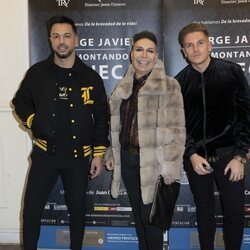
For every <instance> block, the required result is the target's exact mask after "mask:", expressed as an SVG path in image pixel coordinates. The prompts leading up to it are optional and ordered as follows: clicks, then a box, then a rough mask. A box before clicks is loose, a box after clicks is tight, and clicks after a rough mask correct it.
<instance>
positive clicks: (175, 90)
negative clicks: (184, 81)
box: [109, 60, 186, 204]
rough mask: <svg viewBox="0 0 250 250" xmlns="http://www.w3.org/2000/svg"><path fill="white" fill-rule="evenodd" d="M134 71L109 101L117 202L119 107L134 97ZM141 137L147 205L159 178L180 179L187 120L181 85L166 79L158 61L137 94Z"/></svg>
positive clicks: (140, 144)
mask: <svg viewBox="0 0 250 250" xmlns="http://www.w3.org/2000/svg"><path fill="white" fill-rule="evenodd" d="M134 73H135V70H134V67H133V66H132V65H130V66H129V68H128V71H127V72H126V74H125V76H124V78H123V79H122V80H121V81H120V82H119V83H118V84H117V86H116V88H115V89H114V91H113V93H112V94H111V97H110V102H109V103H110V113H111V122H110V126H111V128H110V129H111V134H110V135H111V149H112V154H113V159H114V171H113V176H112V182H111V195H112V196H113V197H114V198H117V197H118V195H119V189H120V179H121V158H120V151H121V145H120V142H119V134H120V131H121V121H120V106H121V103H122V100H124V99H127V98H129V96H130V95H131V93H132V87H133V77H134ZM137 115H138V134H139V146H140V179H141V193H142V200H143V203H144V204H149V203H151V202H152V200H153V195H154V190H155V184H156V180H157V178H158V176H159V175H160V174H161V175H163V176H171V177H172V178H174V179H180V174H181V170H182V157H183V152H184V145H185V135H186V134H185V119H184V110H183V101H182V95H181V90H180V86H179V83H178V82H177V81H176V80H175V79H174V78H170V77H168V76H166V74H165V70H164V64H163V62H162V61H161V60H158V61H157V63H156V65H155V66H154V68H153V70H152V72H151V74H150V75H149V77H148V79H147V80H146V82H145V84H144V85H143V86H142V87H141V88H140V90H139V93H138V113H137Z"/></svg>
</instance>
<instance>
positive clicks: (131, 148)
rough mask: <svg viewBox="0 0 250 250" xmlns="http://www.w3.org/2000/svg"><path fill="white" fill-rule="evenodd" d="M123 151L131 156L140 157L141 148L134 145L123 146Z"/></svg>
mask: <svg viewBox="0 0 250 250" xmlns="http://www.w3.org/2000/svg"><path fill="white" fill-rule="evenodd" d="M121 148H122V150H125V151H127V152H128V153H129V154H131V155H139V153H140V148H139V146H133V145H127V144H126V145H122V146H121Z"/></svg>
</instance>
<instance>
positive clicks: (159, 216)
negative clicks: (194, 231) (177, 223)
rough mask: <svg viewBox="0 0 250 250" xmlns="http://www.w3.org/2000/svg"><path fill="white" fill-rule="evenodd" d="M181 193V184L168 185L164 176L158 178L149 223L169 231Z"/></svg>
mask: <svg viewBox="0 0 250 250" xmlns="http://www.w3.org/2000/svg"><path fill="white" fill-rule="evenodd" d="M179 192H180V183H179V182H174V183H172V184H170V185H166V184H165V183H164V178H163V177H162V175H160V176H159V177H158V180H157V182H156V186H155V194H154V199H153V203H152V208H151V211H150V215H149V223H150V224H151V225H154V226H157V227H159V228H160V229H162V230H164V231H165V230H169V228H170V226H171V223H172V217H173V214H174V208H175V204H176V201H177V198H178V195H179Z"/></svg>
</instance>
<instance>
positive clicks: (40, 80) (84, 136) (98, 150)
mask: <svg viewBox="0 0 250 250" xmlns="http://www.w3.org/2000/svg"><path fill="white" fill-rule="evenodd" d="M69 76H70V79H71V81H70V83H69V87H68V105H69V116H70V132H71V135H70V137H71V140H72V143H71V144H72V155H73V157H75V158H77V157H85V156H88V155H90V154H91V152H93V155H94V156H98V155H103V154H104V153H105V149H106V147H108V146H109V141H108V139H107V138H108V131H109V129H108V103H107V96H106V92H105V88H104V85H103V80H102V79H101V77H100V76H99V75H98V73H97V72H95V71H94V70H93V69H91V68H90V67H88V66H87V65H85V64H84V63H83V62H82V61H81V60H80V59H79V58H78V57H77V56H76V59H75V63H74V65H73V67H72V71H71V72H70V74H69ZM57 85H58V83H57V78H56V72H55V68H54V62H53V55H51V56H50V57H49V58H48V59H47V60H45V61H42V62H39V63H36V64H35V65H33V66H31V67H30V69H29V70H28V71H27V73H26V75H25V77H24V79H23V80H22V82H21V85H20V87H19V89H18V90H17V92H16V95H15V97H14V98H13V100H12V103H13V105H14V107H15V112H16V114H17V115H18V116H19V118H20V119H21V121H22V122H23V124H24V125H25V126H26V127H27V128H30V129H31V131H32V134H33V137H34V143H35V145H37V146H38V147H40V148H41V149H43V150H44V151H46V152H48V153H50V154H56V145H55V140H56V138H55V134H56V115H57V106H58V105H57V101H58V98H57V96H58V91H57Z"/></svg>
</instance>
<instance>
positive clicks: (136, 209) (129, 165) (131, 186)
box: [121, 150, 163, 250]
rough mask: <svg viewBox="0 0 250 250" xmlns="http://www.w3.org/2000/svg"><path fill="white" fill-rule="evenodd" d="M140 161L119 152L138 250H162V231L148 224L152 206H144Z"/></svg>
mask: <svg viewBox="0 0 250 250" xmlns="http://www.w3.org/2000/svg"><path fill="white" fill-rule="evenodd" d="M139 163H140V161H139V155H138V154H130V153H129V152H128V151H127V150H122V151H121V165H122V167H121V174H122V178H123V182H124V185H125V187H126V189H127V193H128V196H129V200H130V204H131V207H132V210H133V215H134V219H135V229H136V233H137V237H138V241H139V249H140V250H162V249H163V231H162V230H161V229H159V228H157V227H155V226H152V225H150V224H149V223H148V218H149V213H150V209H151V205H152V204H148V205H144V204H143V202H142V198H141V189H140V164H139Z"/></svg>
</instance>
